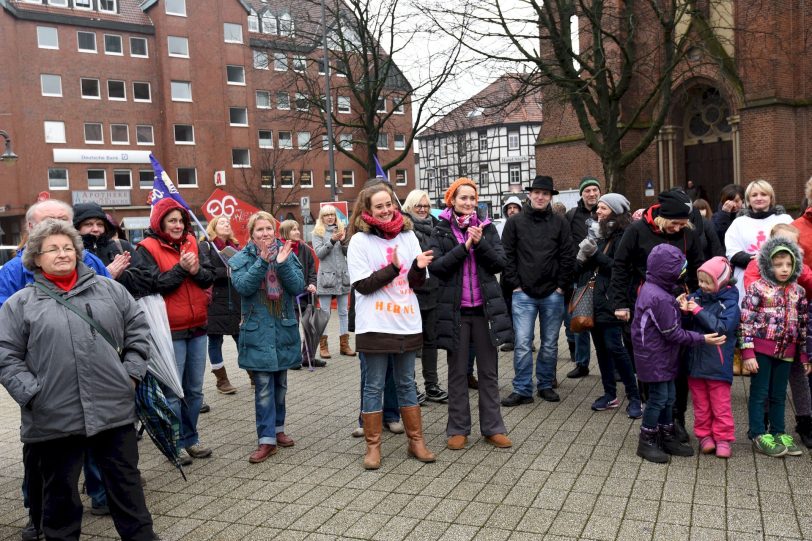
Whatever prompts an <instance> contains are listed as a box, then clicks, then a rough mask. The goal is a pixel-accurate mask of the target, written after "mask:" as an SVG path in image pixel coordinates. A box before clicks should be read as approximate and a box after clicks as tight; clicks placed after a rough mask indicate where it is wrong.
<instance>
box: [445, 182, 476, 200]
mask: <svg viewBox="0 0 812 541" xmlns="http://www.w3.org/2000/svg"><path fill="white" fill-rule="evenodd" d="M460 186H470V187H471V188H473V189H474V194H475V195H476V197H477V199H479V191H478V190H477V189H476V184H475V183H474V181H473V180H471V179H470V178H465V177H462V178H458V179H457V180H455V181H454V182H452V183H451V186H449V187H448V189H447V190H446V191H445V204H446V206H448V207H453V206H454V196H455V195H456V193H457V190H458V189H459V188H460Z"/></svg>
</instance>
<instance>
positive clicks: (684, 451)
mask: <svg viewBox="0 0 812 541" xmlns="http://www.w3.org/2000/svg"><path fill="white" fill-rule="evenodd" d="M660 443H661V445H662V446H663V451H665V452H666V453H668V454H669V455H674V456H694V449H693V447H691V446H690V445H688V444H685V443H682V442H681V441H679V439H678V438H677V435H676V433H675V429H674V423H672V424H670V425H660Z"/></svg>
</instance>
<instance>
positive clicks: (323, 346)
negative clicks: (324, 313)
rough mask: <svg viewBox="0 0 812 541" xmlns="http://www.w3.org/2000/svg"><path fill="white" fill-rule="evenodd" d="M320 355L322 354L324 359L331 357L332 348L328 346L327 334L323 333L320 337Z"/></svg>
mask: <svg viewBox="0 0 812 541" xmlns="http://www.w3.org/2000/svg"><path fill="white" fill-rule="evenodd" d="M319 355H321V358H322V359H329V358H330V349H329V348H328V347H327V335H326V334H323V335H321V338H320V339H319Z"/></svg>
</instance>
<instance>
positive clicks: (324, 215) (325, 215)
mask: <svg viewBox="0 0 812 541" xmlns="http://www.w3.org/2000/svg"><path fill="white" fill-rule="evenodd" d="M321 216H322V218H328V217H330V216H335V214H322V215H321Z"/></svg>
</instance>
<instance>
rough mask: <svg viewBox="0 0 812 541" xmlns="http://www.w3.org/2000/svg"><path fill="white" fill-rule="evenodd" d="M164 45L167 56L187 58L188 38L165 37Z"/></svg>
mask: <svg viewBox="0 0 812 541" xmlns="http://www.w3.org/2000/svg"><path fill="white" fill-rule="evenodd" d="M166 45H167V48H168V54H169V56H178V57H180V58H189V38H184V37H182V36H166Z"/></svg>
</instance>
